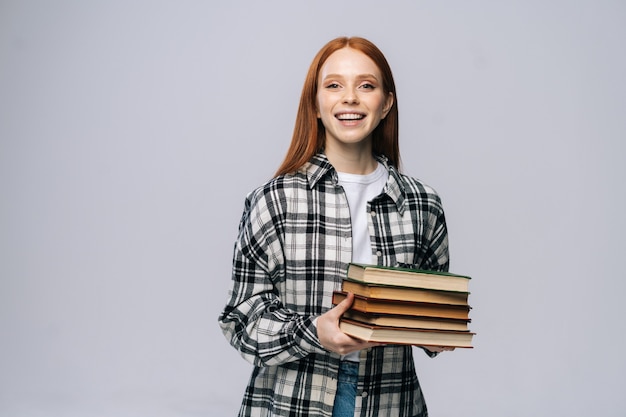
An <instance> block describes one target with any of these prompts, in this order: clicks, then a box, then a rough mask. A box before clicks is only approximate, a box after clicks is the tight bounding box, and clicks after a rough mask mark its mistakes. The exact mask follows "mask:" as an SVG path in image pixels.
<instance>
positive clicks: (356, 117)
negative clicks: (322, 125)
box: [337, 113, 364, 120]
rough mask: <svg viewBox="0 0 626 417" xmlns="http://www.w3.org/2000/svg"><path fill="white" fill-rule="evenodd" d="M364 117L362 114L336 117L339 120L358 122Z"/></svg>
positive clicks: (347, 114) (345, 114) (346, 114)
mask: <svg viewBox="0 0 626 417" xmlns="http://www.w3.org/2000/svg"><path fill="white" fill-rule="evenodd" d="M363 117H364V116H363V115H362V114H357V113H344V114H340V115H338V116H337V119H339V120H360V119H362V118H363Z"/></svg>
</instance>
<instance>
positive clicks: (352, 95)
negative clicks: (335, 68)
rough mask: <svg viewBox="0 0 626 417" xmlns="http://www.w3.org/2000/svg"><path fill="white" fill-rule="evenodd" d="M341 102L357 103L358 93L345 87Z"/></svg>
mask: <svg viewBox="0 0 626 417" xmlns="http://www.w3.org/2000/svg"><path fill="white" fill-rule="evenodd" d="M343 102H344V103H347V104H357V103H358V102H359V98H358V95H357V94H356V92H355V91H354V90H353V89H351V88H347V89H346V90H345V94H344V96H343Z"/></svg>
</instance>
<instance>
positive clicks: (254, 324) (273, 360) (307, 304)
mask: <svg viewBox="0 0 626 417" xmlns="http://www.w3.org/2000/svg"><path fill="white" fill-rule="evenodd" d="M399 157H400V155H399V150H398V112H397V103H396V93H395V86H394V82H393V77H392V75H391V70H390V68H389V65H388V64H387V61H386V59H385V57H384V56H383V54H382V52H380V50H379V49H378V48H377V47H376V46H375V45H374V44H372V43H371V42H369V41H368V40H366V39H362V38H338V39H335V40H333V41H331V42H329V43H328V44H327V45H326V46H324V47H323V48H322V49H321V51H320V52H319V53H318V54H317V56H316V57H315V59H314V60H313V63H312V64H311V66H310V68H309V72H308V75H307V77H306V80H305V84H304V88H303V91H302V96H301V100H300V107H299V110H298V115H297V119H296V127H295V129H294V133H293V138H292V142H291V145H290V148H289V150H288V152H287V156H286V157H285V161H284V162H283V164H282V165H281V167H280V168H279V169H278V172H277V174H276V176H275V177H274V178H273V179H272V180H270V181H268V182H267V183H266V184H263V185H262V186H261V187H259V188H257V189H256V190H254V191H253V192H252V193H250V194H249V195H248V197H247V199H246V203H245V210H244V213H243V215H242V217H241V221H240V225H239V236H238V238H237V241H236V244H235V254H234V259H233V273H232V290H231V292H230V294H231V296H230V299H229V300H228V302H227V304H226V307H225V308H224V310H223V312H222V314H221V315H220V317H219V323H220V326H221V327H222V331H223V332H224V335H225V336H226V338H227V339H228V340H229V342H230V343H231V344H232V346H233V347H235V348H236V349H237V350H238V351H239V353H240V354H241V355H242V356H243V357H244V358H245V359H247V360H248V361H250V362H251V363H253V364H254V365H255V369H254V371H253V373H252V377H251V379H250V382H249V384H248V388H247V390H246V392H245V395H244V399H243V403H242V406H241V410H240V416H248V415H267V414H268V413H269V414H271V415H275V416H288V415H307V416H310V417H315V416H329V415H332V416H333V417H344V416H351V417H352V416H354V415H376V416H379V417H385V416H406V417H409V416H411V417H414V416H426V415H427V411H426V404H425V402H424V398H423V396H422V391H421V388H420V385H419V382H418V379H417V375H416V373H415V368H414V363H413V351H412V348H411V346H408V345H394V346H392V345H388V346H383V345H379V344H375V343H369V342H365V341H363V340H359V339H356V338H353V337H350V336H348V335H346V334H344V333H343V332H342V331H341V330H340V329H339V320H340V319H341V317H342V315H343V314H344V313H345V312H346V311H347V310H348V309H349V308H350V307H351V304H352V302H353V295H352V294H350V295H348V296H347V297H346V299H345V300H344V301H342V302H341V303H339V304H338V305H336V306H333V301H332V295H333V292H334V291H336V290H339V289H340V288H341V283H342V281H343V279H344V278H345V275H346V271H347V267H348V264H349V263H350V262H360V263H373V264H378V265H385V266H397V265H399V264H403V265H413V266H415V267H417V268H420V269H430V270H440V271H446V270H447V269H448V265H449V261H448V238H447V236H448V235H447V228H446V222H445V218H444V212H443V208H442V206H441V201H440V199H439V196H438V195H437V194H436V193H435V191H434V190H433V189H432V188H430V187H428V186H427V185H426V184H424V183H422V182H420V181H418V180H416V179H414V178H411V177H408V176H405V175H402V174H401V173H400V172H399V170H398V163H399ZM442 350H443V348H439V347H429V348H428V349H426V348H424V351H426V353H427V354H428V355H429V356H435V355H436V354H437V353H438V352H441V351H442Z"/></svg>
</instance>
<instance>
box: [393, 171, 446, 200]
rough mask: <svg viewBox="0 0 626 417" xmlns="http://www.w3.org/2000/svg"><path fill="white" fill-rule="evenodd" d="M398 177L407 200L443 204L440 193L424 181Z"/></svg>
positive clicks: (405, 176)
mask: <svg viewBox="0 0 626 417" xmlns="http://www.w3.org/2000/svg"><path fill="white" fill-rule="evenodd" d="M398 176H399V178H400V182H401V184H402V186H403V188H404V191H405V193H406V196H407V198H409V199H417V200H420V201H431V202H434V203H436V204H441V198H440V197H439V193H438V192H437V190H436V189H435V188H434V187H432V186H430V185H429V184H427V183H426V182H424V181H423V180H421V179H419V178H416V177H413V176H410V175H406V174H399V175H398Z"/></svg>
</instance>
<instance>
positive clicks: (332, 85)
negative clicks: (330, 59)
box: [326, 83, 339, 88]
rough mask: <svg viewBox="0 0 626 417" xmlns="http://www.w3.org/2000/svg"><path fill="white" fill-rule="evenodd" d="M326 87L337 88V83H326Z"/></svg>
mask: <svg viewBox="0 0 626 417" xmlns="http://www.w3.org/2000/svg"><path fill="white" fill-rule="evenodd" d="M326 88H339V84H337V83H331V84H328V85H327V86H326Z"/></svg>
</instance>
